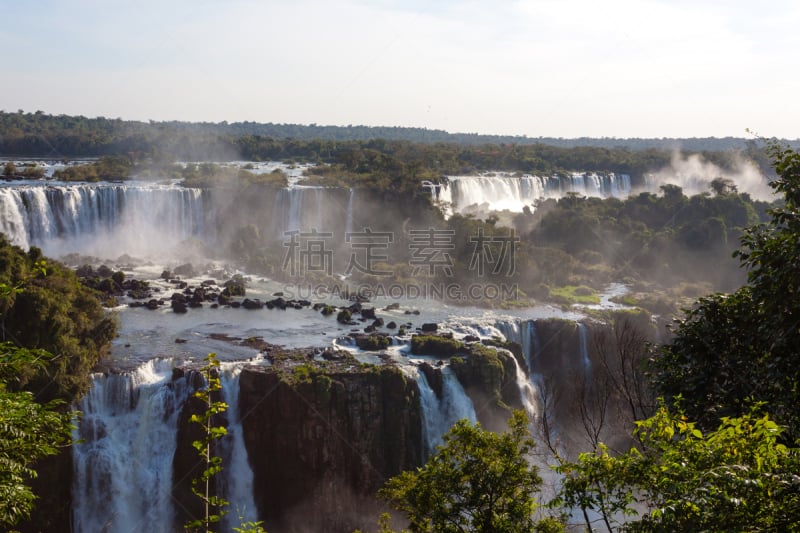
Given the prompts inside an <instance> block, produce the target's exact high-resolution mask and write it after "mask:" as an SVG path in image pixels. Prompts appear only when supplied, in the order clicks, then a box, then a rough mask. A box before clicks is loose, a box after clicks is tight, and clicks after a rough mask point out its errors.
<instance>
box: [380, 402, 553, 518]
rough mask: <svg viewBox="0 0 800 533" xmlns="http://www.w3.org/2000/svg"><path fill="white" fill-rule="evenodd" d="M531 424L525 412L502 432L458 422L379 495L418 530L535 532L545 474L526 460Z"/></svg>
mask: <svg viewBox="0 0 800 533" xmlns="http://www.w3.org/2000/svg"><path fill="white" fill-rule="evenodd" d="M527 426H528V419H527V417H526V416H525V414H524V412H522V411H516V412H514V414H513V415H512V417H511V419H510V420H509V430H508V431H507V432H506V433H503V434H496V433H493V432H491V431H487V430H484V429H482V428H481V427H480V424H475V425H472V424H470V423H469V422H468V421H466V420H460V421H459V422H457V423H456V424H455V425H454V426H453V427H452V428H451V429H450V431H449V432H448V433H447V434H446V435H445V436H444V444H443V445H442V446H440V447H439V448H438V450H437V452H436V454H435V455H434V456H433V457H431V458H430V459H429V460H428V462H427V463H426V464H425V465H424V466H423V467H421V468H419V469H417V470H416V471H414V472H410V471H407V472H403V473H402V474H400V475H398V476H395V477H393V478H392V479H390V480H389V481H388V482H387V483H386V485H385V486H384V487H383V488H382V489H381V490H380V491H379V492H378V495H379V496H380V497H382V498H383V499H385V500H387V501H388V502H389V503H390V505H392V506H393V507H394V508H396V509H397V510H399V511H402V512H403V513H405V515H406V516H407V517H408V520H409V522H410V526H409V527H410V529H411V531H412V532H414V533H419V532H442V533H450V532H465V531H479V532H480V531H483V532H495V533H502V532H519V531H532V530H533V529H534V528H535V527H536V522H535V521H534V518H533V512H534V509H535V508H536V502H535V500H534V498H533V494H534V493H535V492H536V491H537V490H538V488H539V485H540V484H541V478H540V477H539V474H538V469H537V468H536V466H533V465H531V464H530V463H529V462H528V459H529V455H530V453H531V452H532V450H533V447H534V442H533V440H532V439H531V437H530V433H529V431H528V428H527ZM548 523H549V522H548Z"/></svg>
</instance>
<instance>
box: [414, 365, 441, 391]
mask: <svg viewBox="0 0 800 533" xmlns="http://www.w3.org/2000/svg"><path fill="white" fill-rule="evenodd" d="M419 371H420V372H422V373H423V374H425V379H427V380H428V385H429V386H430V387H431V389H432V390H433V392H434V394H436V397H437V398H439V399H440V400H441V399H442V387H443V386H444V378H443V377H442V370H441V369H440V368H433V367H432V366H431V365H430V364H428V363H422V364H421V365H419Z"/></svg>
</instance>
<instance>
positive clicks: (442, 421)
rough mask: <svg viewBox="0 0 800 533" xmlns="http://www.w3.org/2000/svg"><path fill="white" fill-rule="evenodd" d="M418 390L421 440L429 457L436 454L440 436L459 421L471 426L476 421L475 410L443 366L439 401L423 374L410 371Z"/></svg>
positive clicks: (417, 371)
mask: <svg viewBox="0 0 800 533" xmlns="http://www.w3.org/2000/svg"><path fill="white" fill-rule="evenodd" d="M413 371H414V374H415V375H416V378H417V386H418V387H419V395H420V407H421V408H422V420H423V438H424V439H425V445H426V450H427V453H428V454H432V453H434V452H435V451H436V447H437V446H439V445H441V444H442V442H443V441H442V437H443V436H444V434H445V433H447V431H448V430H449V429H450V428H451V427H452V426H453V424H455V423H456V422H458V421H459V420H461V419H462V418H466V419H467V420H469V421H470V422H472V423H475V422H477V420H478V417H477V415H476V414H475V407H474V406H473V405H472V400H470V399H469V396H467V393H466V392H465V391H464V387H462V386H461V383H460V382H459V381H458V377H457V376H456V375H455V373H454V372H453V371H452V370H450V368H449V367H444V368H442V369H441V371H442V400H441V401H439V399H438V398H437V397H436V393H435V392H434V391H433V389H431V386H430V385H429V384H428V379H427V378H426V377H425V374H424V373H423V372H421V371H420V370H419V369H417V368H414V369H413Z"/></svg>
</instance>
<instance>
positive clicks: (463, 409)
mask: <svg viewBox="0 0 800 533" xmlns="http://www.w3.org/2000/svg"><path fill="white" fill-rule="evenodd" d="M441 408H442V411H443V412H444V415H445V420H446V422H447V423H449V426H452V425H453V424H455V423H456V422H458V421H459V420H461V419H462V418H466V419H467V420H469V421H470V422H473V423H475V422H477V421H478V416H477V415H476V414H475V406H473V405H472V400H470V398H469V396H467V393H466V392H465V391H464V387H462V386H461V382H460V381H458V376H456V374H455V372H453V371H452V370H451V369H450V367H449V366H445V367H442V406H441ZM449 426H448V429H449Z"/></svg>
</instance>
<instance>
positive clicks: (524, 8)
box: [0, 0, 800, 138]
mask: <svg viewBox="0 0 800 533" xmlns="http://www.w3.org/2000/svg"><path fill="white" fill-rule="evenodd" d="M761 6H763V7H759V5H758V3H756V2H753V1H747V2H745V1H728V2H726V1H722V0H695V1H687V0H675V1H667V0H605V1H597V0H531V1H504V0H501V1H494V2H477V1H465V2H456V1H450V0H447V1H439V2H436V1H430V2H424V1H420V0H413V1H406V2H402V1H393V0H382V1H366V0H348V1H343V2H339V1H327V2H325V1H316V0H296V1H289V0H271V1H262V2H258V1H255V0H234V1H221V0H178V1H166V0H161V1H152V0H128V1H125V0H110V1H109V0H106V1H101V0H85V1H64V2H56V1H36V0H30V1H25V2H21V1H17V0H14V1H11V0H0V21H2V24H0V47H1V48H0V49H2V50H3V51H4V52H3V59H2V61H1V62H0V65H2V72H3V82H2V84H0V109H4V110H6V111H13V110H16V109H19V108H22V109H25V110H26V111H35V110H37V109H41V110H43V111H46V112H50V113H56V114H58V113H68V114H83V115H87V116H97V115H104V116H109V117H118V116H119V117H123V118H130V119H145V120H146V119H156V120H169V119H179V120H207V121H221V120H228V121H236V120H254V121H259V122H293V123H295V122H296V123H318V124H339V125H346V124H368V125H388V126H394V125H399V126H421V127H429V128H441V129H446V130H448V131H453V132H479V133H499V134H519V135H523V134H524V135H529V136H540V135H542V136H563V137H577V136H648V137H662V136H706V135H715V136H725V135H733V136H745V135H746V133H745V129H746V128H750V129H752V130H755V131H756V132H758V133H759V134H761V135H764V136H780V137H791V138H796V137H800V105H798V102H797V98H798V96H797V95H798V94H800V68H798V67H800V65H798V63H800V54H798V52H800V32H798V31H797V28H799V27H800V2H793V1H771V2H764V3H761Z"/></svg>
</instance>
